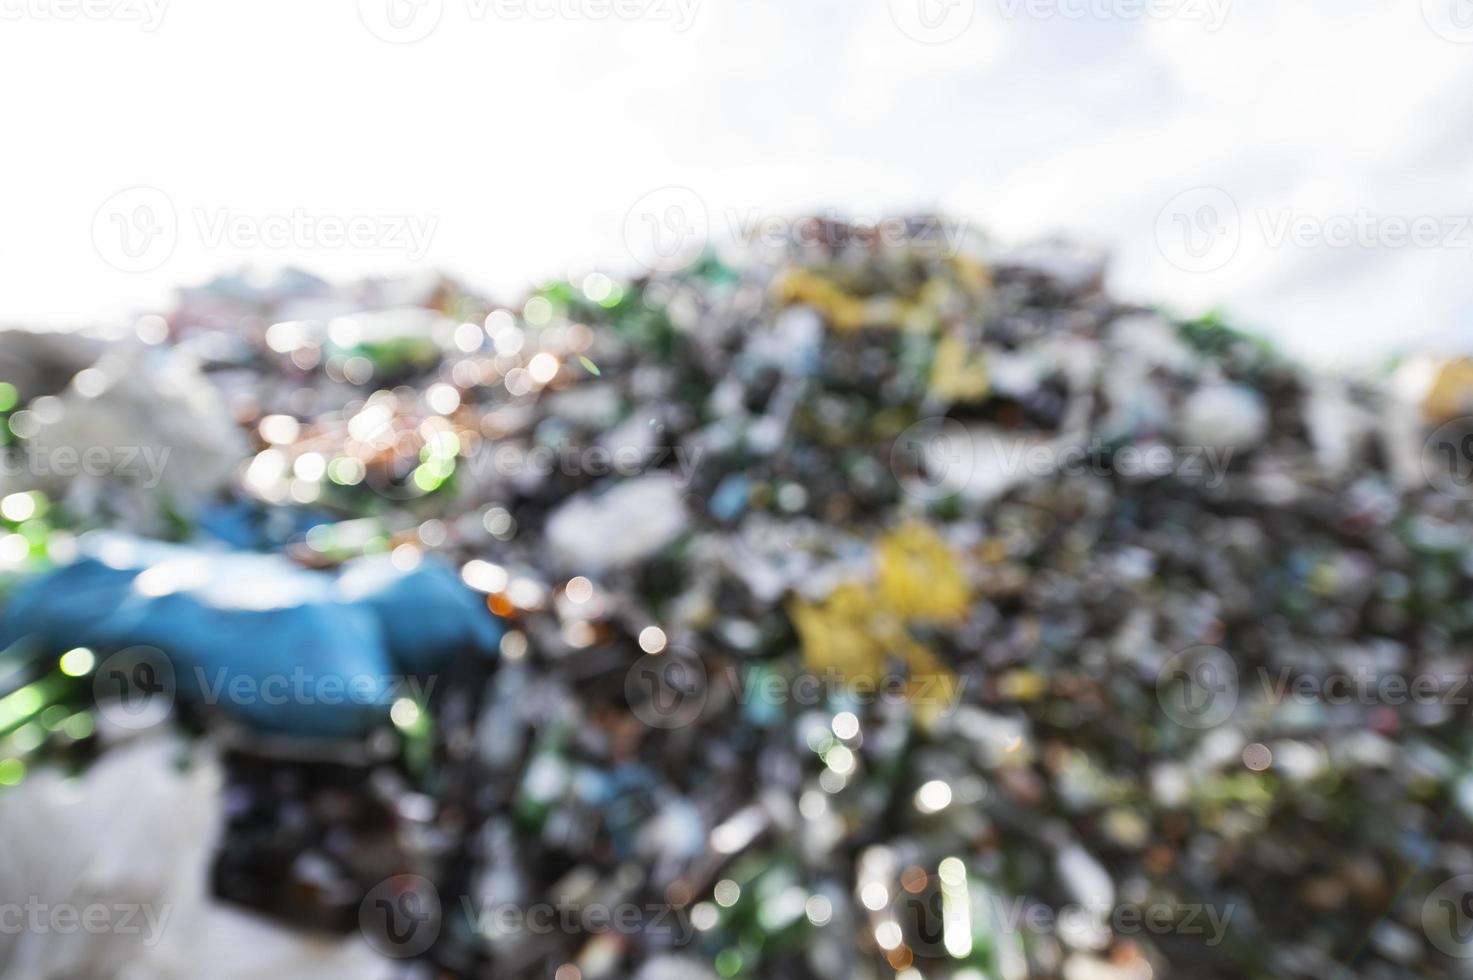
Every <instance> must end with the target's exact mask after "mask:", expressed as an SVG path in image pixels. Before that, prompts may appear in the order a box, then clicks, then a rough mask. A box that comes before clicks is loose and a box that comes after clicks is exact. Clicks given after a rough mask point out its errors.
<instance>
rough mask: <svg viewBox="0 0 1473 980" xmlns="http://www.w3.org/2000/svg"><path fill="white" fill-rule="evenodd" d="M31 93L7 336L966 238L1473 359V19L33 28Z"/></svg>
mask: <svg viewBox="0 0 1473 980" xmlns="http://www.w3.org/2000/svg"><path fill="white" fill-rule="evenodd" d="M0 82H3V85H4V91H5V92H6V93H7V94H6V97H5V98H4V99H3V100H0V119H3V125H4V132H5V133H6V136H7V139H6V140H5V143H4V147H5V153H4V164H3V167H0V179H3V185H0V186H3V190H0V202H3V207H0V276H3V280H0V322H6V323H26V324H36V325H77V324H83V323H89V322H96V321H97V320H98V319H99V318H103V317H110V316H118V315H121V314H123V313H124V312H129V313H131V312H136V311H147V310H149V309H153V308H158V307H159V306H160V305H162V304H167V302H168V299H169V296H170V290H171V288H172V287H173V286H175V285H179V284H191V283H196V282H198V281H200V280H202V279H205V278H207V277H209V276H210V275H212V274H214V273H216V272H219V271H224V270H231V269H236V268H238V267H241V266H242V265H246V264H249V265H253V266H256V267H263V268H272V267H277V266H280V265H283V264H297V265H300V266H302V267H304V268H307V269H309V270H311V271H314V272H317V273H319V274H321V275H325V276H329V277H345V276H356V275H360V274H365V273H396V272H404V271H414V270H426V269H432V268H440V269H444V270H446V271H447V272H450V273H452V274H454V275H456V276H459V277H461V278H463V279H464V280H466V281H468V282H469V283H471V284H473V285H476V286H479V287H483V288H488V289H491V290H494V291H495V292H497V293H498V294H499V295H501V296H503V297H505V298H508V299H509V298H513V297H514V296H515V295H516V294H517V293H519V292H520V291H521V290H522V289H523V288H525V286H526V284H527V283H528V282H530V281H533V280H536V279H538V278H542V277H547V276H550V275H559V274H563V273H564V272H566V271H569V270H574V271H584V270H587V269H588V268H591V267H603V268H610V269H616V270H617V269H629V268H631V267H632V266H633V265H634V263H635V260H636V258H641V257H645V256H641V255H640V249H639V247H638V243H637V242H631V241H630V237H631V234H634V235H636V236H637V234H638V233H639V229H640V228H642V227H645V225H646V223H647V222H654V224H651V225H649V227H658V223H659V222H660V221H662V220H665V219H666V218H668V216H669V212H670V209H671V208H672V207H678V208H680V209H683V210H680V211H678V212H677V214H678V215H679V216H680V217H682V218H683V219H685V223H686V224H692V225H693V226H694V227H695V228H696V230H697V231H701V230H705V231H707V232H709V233H710V234H711V235H712V236H715V237H721V236H723V235H725V234H726V233H728V232H729V231H730V229H731V227H732V226H733V225H734V224H741V223H744V222H746V221H749V220H751V219H752V218H753V217H756V216H781V215H785V214H790V213H794V212H799V211H804V210H824V209H830V208H832V209H838V210H840V211H843V212H847V213H850V214H853V215H854V216H856V217H859V218H871V217H877V216H880V215H883V214H885V213H890V212H895V211H908V210H914V209H918V208H940V209H943V210H945V211H947V212H949V213H951V214H954V215H956V216H957V217H959V218H962V219H965V220H967V221H969V222H972V223H973V224H974V225H975V226H976V227H978V228H981V229H985V230H987V231H990V232H992V233H993V234H995V235H997V236H1000V237H1001V238H1002V239H1004V240H1007V241H1018V240H1026V239H1028V238H1032V237H1037V236H1042V235H1051V234H1058V233H1065V234H1069V235H1071V236H1073V237H1075V238H1079V239H1082V240H1084V241H1086V242H1091V243H1096V244H1098V245H1100V246H1102V247H1105V248H1107V249H1109V250H1110V252H1111V254H1112V255H1113V257H1114V258H1113V262H1112V267H1111V268H1112V272H1111V280H1112V283H1113V285H1114V287H1115V288H1116V289H1117V291H1119V292H1120V293H1121V294H1122V295H1124V296H1126V297H1128V298H1131V299H1136V300H1145V301H1161V302H1164V303H1166V304H1169V305H1170V306H1171V307H1172V308H1173V309H1176V310H1179V311H1182V312H1190V311H1194V310H1199V309H1203V308H1206V307H1209V306H1219V307H1222V308H1225V309H1227V310H1229V311H1231V312H1233V313H1234V314H1235V315H1236V316H1237V317H1238V318H1239V319H1240V321H1241V322H1243V323H1244V324H1246V325H1248V326H1250V327H1252V328H1254V329H1257V330H1259V331H1260V332H1263V333H1266V334H1268V335H1270V336H1272V337H1274V338H1275V339H1277V340H1278V341H1279V342H1281V343H1282V344H1284V345H1285V346H1287V347H1289V348H1290V349H1292V350H1295V351H1297V352H1299V353H1301V354H1304V355H1306V356H1309V357H1313V358H1315V359H1319V360H1325V361H1352V362H1355V361H1362V362H1364V361H1368V360H1371V359H1374V358H1376V357H1378V356H1380V355H1381V354H1382V353H1384V352H1386V351H1387V350H1390V349H1395V348H1397V347H1400V346H1405V345H1406V344H1407V343H1408V342H1409V341H1410V340H1412V339H1414V338H1418V337H1435V338H1437V343H1438V344H1440V345H1443V346H1446V345H1448V344H1452V345H1456V346H1459V347H1464V346H1466V347H1473V342H1470V341H1473V330H1470V329H1469V325H1468V322H1467V321H1468V315H1469V313H1470V311H1473V276H1470V275H1469V271H1470V268H1473V125H1470V124H1473V95H1469V94H1468V93H1470V92H1473V2H1470V0H1425V2H1423V0H1293V2H1287V3H1286V2H1283V0H334V2H331V3H302V2H300V0H255V2H253V3H249V4H247V3H234V4H222V3H220V2H218V0H215V2H205V0H0ZM344 238H352V239H353V240H352V241H344V240H342V239H344ZM631 253H632V254H631ZM1465 338H1466V339H1465Z"/></svg>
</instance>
